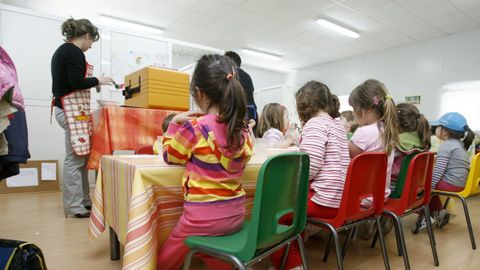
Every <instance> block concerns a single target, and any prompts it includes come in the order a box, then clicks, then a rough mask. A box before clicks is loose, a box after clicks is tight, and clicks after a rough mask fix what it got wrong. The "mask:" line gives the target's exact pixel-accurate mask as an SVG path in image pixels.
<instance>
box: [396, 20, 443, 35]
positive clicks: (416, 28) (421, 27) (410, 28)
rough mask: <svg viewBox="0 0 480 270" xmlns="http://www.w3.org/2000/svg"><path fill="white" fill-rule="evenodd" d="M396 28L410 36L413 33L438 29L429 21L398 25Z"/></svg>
mask: <svg viewBox="0 0 480 270" xmlns="http://www.w3.org/2000/svg"><path fill="white" fill-rule="evenodd" d="M395 30H396V31H398V32H399V33H401V34H403V35H405V36H410V35H412V34H417V33H422V32H428V31H433V30H437V29H436V28H435V27H434V26H431V25H430V24H428V23H424V22H419V23H415V24H411V25H407V26H402V27H398V28H396V29H395Z"/></svg>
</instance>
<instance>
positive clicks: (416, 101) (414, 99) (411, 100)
mask: <svg viewBox="0 0 480 270" xmlns="http://www.w3.org/2000/svg"><path fill="white" fill-rule="evenodd" d="M405 102H407V103H410V104H420V96H407V97H405Z"/></svg>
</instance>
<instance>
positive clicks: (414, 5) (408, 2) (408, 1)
mask: <svg viewBox="0 0 480 270" xmlns="http://www.w3.org/2000/svg"><path fill="white" fill-rule="evenodd" d="M394 1H395V2H396V3H397V4H398V5H400V6H402V7H404V8H406V9H408V10H410V11H411V10H415V9H419V8H423V7H426V6H430V5H432V4H435V3H438V2H447V0H394Z"/></svg>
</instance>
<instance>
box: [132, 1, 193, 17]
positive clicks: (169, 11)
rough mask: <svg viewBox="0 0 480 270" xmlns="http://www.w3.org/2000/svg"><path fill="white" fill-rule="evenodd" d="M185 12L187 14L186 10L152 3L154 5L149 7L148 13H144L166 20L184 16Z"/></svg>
mask: <svg viewBox="0 0 480 270" xmlns="http://www.w3.org/2000/svg"><path fill="white" fill-rule="evenodd" d="M130 2H131V3H135V2H133V1H130ZM127 10H128V9H127ZM186 12H187V9H185V8H182V7H178V6H174V5H170V4H166V3H162V2H158V1H154V3H153V4H152V5H150V6H149V8H148V11H146V12H145V13H146V14H149V15H152V16H157V17H162V18H166V19H177V18H179V17H180V16H182V15H183V14H185V13H186Z"/></svg>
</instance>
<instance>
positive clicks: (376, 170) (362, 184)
mask: <svg viewBox="0 0 480 270" xmlns="http://www.w3.org/2000/svg"><path fill="white" fill-rule="evenodd" d="M386 174H387V155H386V154H385V153H373V152H368V153H362V154H360V155H358V156H356V157H354V158H353V159H352V161H351V163H350V166H349V167H348V171H347V177H346V179H345V187H344V190H343V196H342V201H341V203H340V208H339V209H338V214H337V216H336V217H335V218H331V219H320V218H308V222H309V223H312V224H314V225H317V226H318V225H319V226H321V227H327V228H328V229H329V230H330V231H331V233H332V234H331V237H330V240H329V241H328V242H329V243H328V244H327V249H326V251H325V256H324V261H326V259H327V256H328V252H329V250H330V243H331V239H332V238H333V240H334V243H335V250H336V253H337V266H338V269H343V262H342V259H343V255H344V252H341V251H340V240H339V238H338V232H339V231H343V230H348V229H351V230H350V233H349V236H348V237H347V239H350V238H351V235H353V231H354V230H353V229H354V228H356V227H357V226H359V225H361V224H364V223H366V222H368V221H371V220H374V221H375V224H376V225H377V228H378V230H379V231H380V234H379V236H380V237H379V238H380V244H381V246H382V255H383V262H384V263H385V269H390V265H389V262H388V257H387V251H386V247H385V241H384V239H383V233H382V229H381V226H380V217H381V215H382V211H383V201H384V198H385V184H386ZM367 197H371V198H373V203H372V205H371V206H370V207H368V208H366V207H365V206H362V200H364V199H365V198H367ZM345 249H346V244H345V247H344V251H345Z"/></svg>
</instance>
